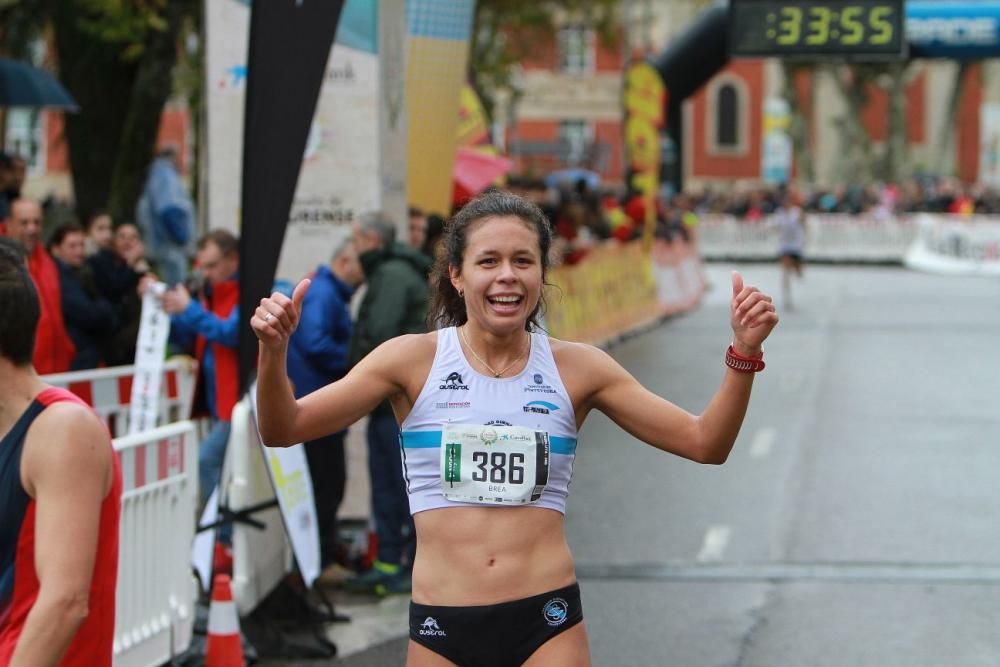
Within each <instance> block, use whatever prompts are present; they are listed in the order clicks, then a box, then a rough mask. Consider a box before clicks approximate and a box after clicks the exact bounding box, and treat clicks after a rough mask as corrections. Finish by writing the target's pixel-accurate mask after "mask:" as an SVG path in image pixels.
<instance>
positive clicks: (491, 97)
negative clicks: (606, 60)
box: [469, 0, 618, 119]
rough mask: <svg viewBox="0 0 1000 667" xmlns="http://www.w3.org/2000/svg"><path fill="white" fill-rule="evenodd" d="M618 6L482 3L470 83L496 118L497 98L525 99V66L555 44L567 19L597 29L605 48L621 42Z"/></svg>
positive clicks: (529, 0) (576, 1)
mask: <svg viewBox="0 0 1000 667" xmlns="http://www.w3.org/2000/svg"><path fill="white" fill-rule="evenodd" d="M617 6H618V0H477V2H476V11H475V16H474V18H473V28H472V40H471V42H472V43H471V45H470V49H469V81H470V83H471V85H472V88H473V89H474V90H475V91H476V94H477V95H478V96H479V99H480V100H481V101H482V103H483V108H484V110H485V112H486V115H487V117H489V118H491V119H492V118H493V117H494V111H495V107H496V104H497V98H498V94H503V93H504V92H506V93H508V94H509V95H510V96H511V97H512V98H513V101H515V102H516V100H517V98H518V97H519V95H520V91H519V90H517V86H515V85H514V78H515V77H516V72H517V70H518V67H519V65H520V63H521V61H522V60H524V59H525V58H527V57H529V56H532V55H535V54H536V53H537V50H538V46H539V44H545V43H547V42H551V40H552V38H553V36H554V35H555V33H556V28H557V26H558V23H559V20H560V18H561V17H563V16H569V17H572V18H574V19H579V20H580V21H582V22H583V23H584V24H585V25H589V26H593V27H594V29H595V30H596V31H597V33H598V35H599V36H600V38H601V39H602V40H604V43H605V44H613V43H614V40H615V39H616V38H617V25H618V24H617V20H616V14H615V10H616V9H617Z"/></svg>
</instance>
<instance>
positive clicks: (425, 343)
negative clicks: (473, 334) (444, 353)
mask: <svg viewBox="0 0 1000 667" xmlns="http://www.w3.org/2000/svg"><path fill="white" fill-rule="evenodd" d="M437 338H438V334H437V332H436V331H432V332H430V333H424V334H403V335H402V336H396V337H395V338H390V339H389V340H387V341H386V342H384V343H382V344H381V345H379V346H378V347H376V348H375V349H374V350H372V351H371V352H370V353H369V354H368V356H367V357H365V358H364V359H362V360H361V361H360V362H359V363H358V365H357V366H356V367H355V368H356V369H357V370H360V371H362V372H371V373H375V374H376V375H377V376H379V377H382V378H384V379H386V380H388V381H389V382H391V383H392V384H395V385H397V386H399V387H400V388H403V387H406V386H409V385H410V384H411V383H412V381H413V376H414V374H417V375H419V374H420V373H421V372H422V373H423V374H424V375H425V376H426V374H427V372H428V371H429V370H430V367H431V365H432V364H433V363H434V353H435V351H436V350H437Z"/></svg>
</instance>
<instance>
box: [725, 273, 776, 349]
mask: <svg viewBox="0 0 1000 667" xmlns="http://www.w3.org/2000/svg"><path fill="white" fill-rule="evenodd" d="M729 311H730V323H731V324H732V327H733V348H734V349H735V350H736V352H737V353H738V354H742V355H746V356H756V355H758V354H760V346H761V344H762V343H763V342H764V339H766V338H767V337H768V336H769V335H770V333H771V331H772V330H773V329H774V327H775V325H777V324H778V313H777V311H776V310H775V308H774V303H772V301H771V297H770V296H768V295H767V294H764V293H763V292H761V291H760V290H758V289H757V288H756V287H753V286H746V287H745V286H744V285H743V276H741V275H740V274H739V273H738V272H736V271H733V299H732V301H731V302H730V304H729Z"/></svg>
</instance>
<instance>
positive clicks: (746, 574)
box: [576, 561, 1000, 586]
mask: <svg viewBox="0 0 1000 667" xmlns="http://www.w3.org/2000/svg"><path fill="white" fill-rule="evenodd" d="M576 574H577V576H578V577H580V578H581V579H608V580H616V581H618V580H642V581H771V582H779V581H835V582H844V583H853V582H877V583H906V584H956V585H963V584H964V585H977V586H979V585H984V584H986V585H991V586H997V585H1000V566H998V565H991V564H984V563H913V562H901V563H892V562H885V563H879V562H874V563H869V562H852V561H843V562H815V563H811V562H771V563H685V562H677V563H615V564H601V563H579V562H578V563H577V565H576Z"/></svg>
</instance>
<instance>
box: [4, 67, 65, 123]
mask: <svg viewBox="0 0 1000 667" xmlns="http://www.w3.org/2000/svg"><path fill="white" fill-rule="evenodd" d="M0 107H56V108H60V109H66V110H67V111H76V110H77V109H78V108H79V107H78V106H77V104H76V101H75V100H74V99H73V98H72V97H71V96H70V94H69V93H68V92H66V89H65V88H63V86H62V84H61V83H59V82H58V81H56V79H55V77H53V76H52V75H51V74H49V73H48V72H46V71H45V70H43V69H38V68H37V67H32V66H31V65H29V64H28V63H24V62H21V61H19V60H8V59H7V58H0Z"/></svg>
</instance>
